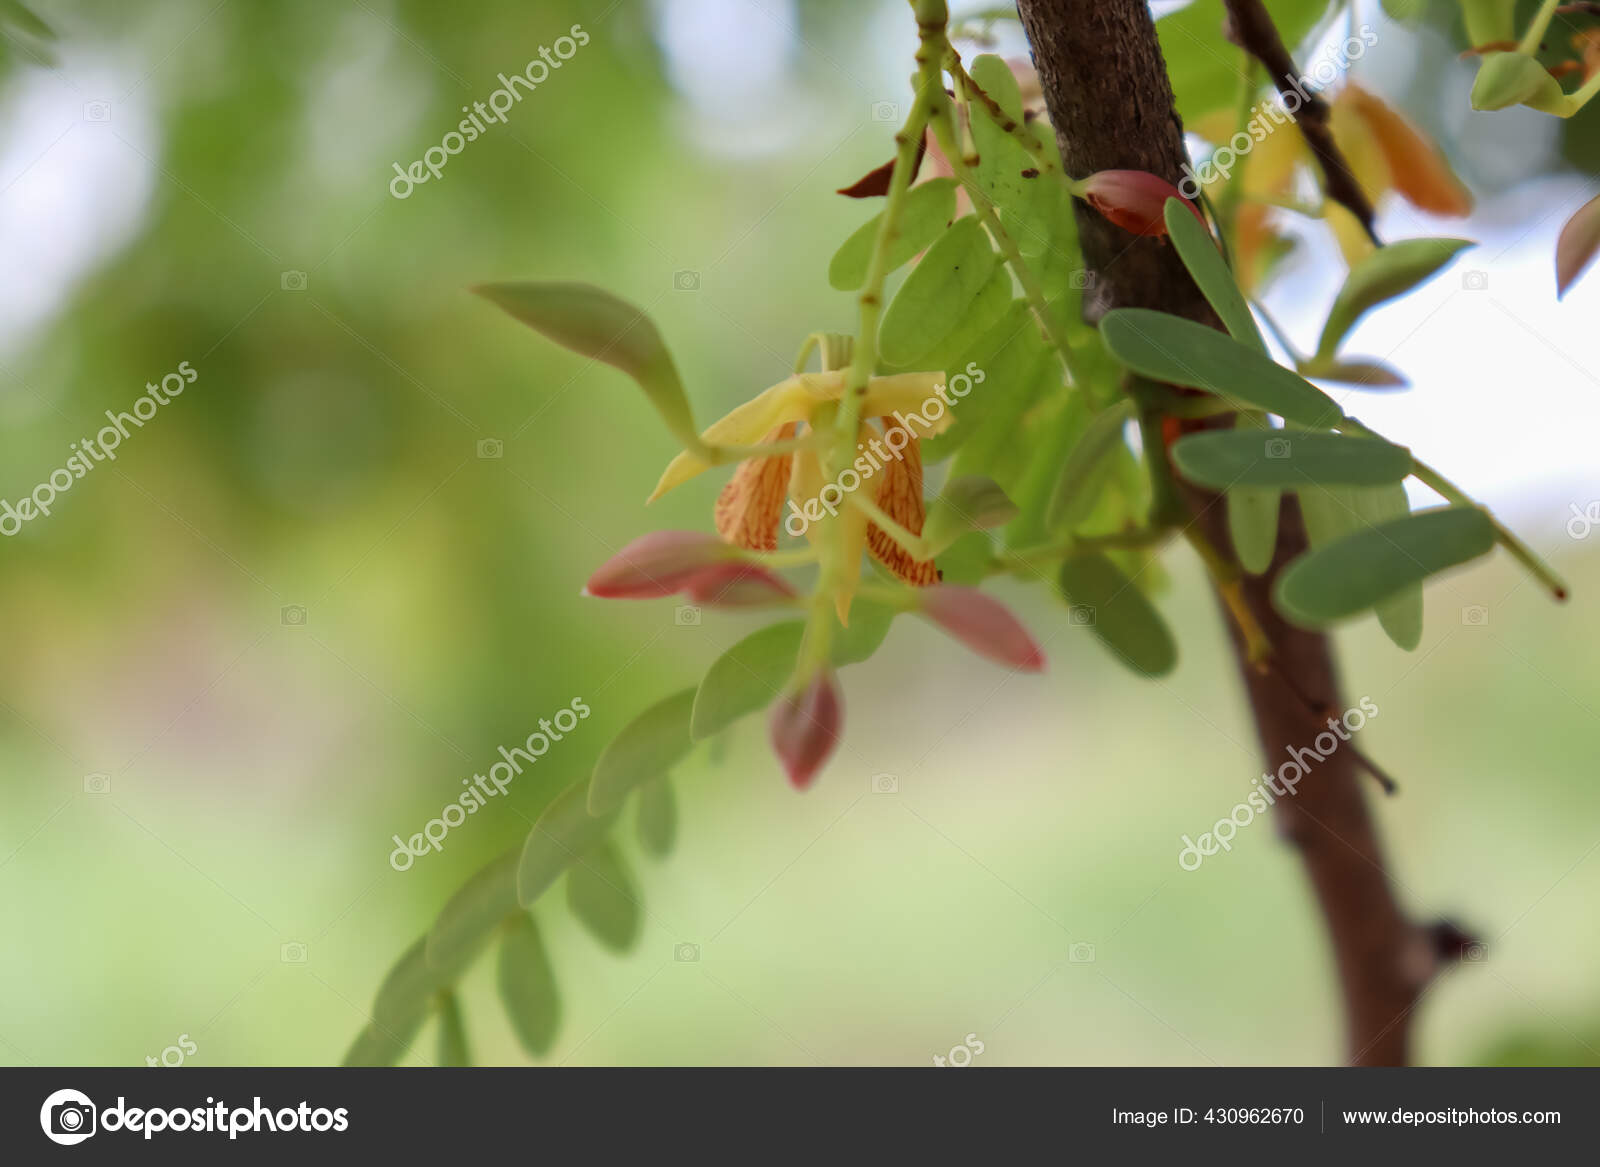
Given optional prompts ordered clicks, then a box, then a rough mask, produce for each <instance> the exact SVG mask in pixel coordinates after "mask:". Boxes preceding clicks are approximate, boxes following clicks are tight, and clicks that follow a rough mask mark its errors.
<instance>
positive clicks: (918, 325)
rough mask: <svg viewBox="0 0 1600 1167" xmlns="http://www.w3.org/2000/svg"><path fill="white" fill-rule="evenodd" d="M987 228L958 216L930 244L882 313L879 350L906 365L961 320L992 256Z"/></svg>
mask: <svg viewBox="0 0 1600 1167" xmlns="http://www.w3.org/2000/svg"><path fill="white" fill-rule="evenodd" d="M996 258H997V257H996V256H995V253H994V248H993V247H992V246H990V243H989V236H988V233H987V232H985V231H984V229H983V227H982V226H980V225H979V223H978V221H977V220H976V219H974V218H973V217H972V216H970V215H969V216H967V217H966V218H964V219H957V220H956V221H955V223H954V224H953V225H952V226H951V227H950V228H949V230H947V231H946V232H945V233H944V234H943V235H941V236H939V238H938V239H937V240H936V241H935V242H934V244H933V246H931V247H929V248H928V252H927V254H926V255H924V256H923V257H922V261H921V262H920V263H918V264H917V266H916V267H914V268H913V269H912V270H911V274H910V275H909V276H907V277H906V281H905V283H903V284H901V285H900V292H899V294H898V295H896V296H895V298H894V299H893V300H892V301H891V302H890V304H889V307H888V309H887V310H886V311H885V312H884V314H883V324H882V326H881V327H880V328H879V330H878V351H879V353H880V354H881V355H882V357H883V359H884V360H885V361H886V362H888V363H889V364H891V365H900V366H909V365H912V364H915V363H916V361H917V358H919V357H921V356H922V355H924V354H925V353H927V352H928V351H929V350H930V349H932V348H933V347H934V345H936V344H938V343H939V341H941V340H942V339H944V337H946V336H948V335H949V334H950V333H951V331H953V330H954V329H955V328H957V327H958V326H959V325H960V323H961V318H962V317H963V316H964V315H965V314H966V312H967V309H968V308H969V307H970V306H971V304H972V301H973V300H974V299H975V298H976V297H977V295H978V293H979V292H980V291H981V290H982V289H983V286H984V284H986V283H987V282H988V281H989V276H990V275H991V274H992V273H993V272H994V266H995V261H996Z"/></svg>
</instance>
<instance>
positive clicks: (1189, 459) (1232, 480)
mask: <svg viewBox="0 0 1600 1167" xmlns="http://www.w3.org/2000/svg"><path fill="white" fill-rule="evenodd" d="M1172 459H1173V461H1174V463H1175V464H1176V465H1177V467H1178V470H1179V472H1180V473H1182V475H1183V476H1184V477H1185V478H1187V479H1188V480H1189V481H1190V482H1193V483H1196V484H1198V485H1200V486H1207V487H1210V488H1211V489H1213V490H1227V489H1229V488H1231V487H1234V486H1270V487H1277V488H1279V489H1282V488H1286V487H1299V486H1303V485H1305V484H1306V483H1308V482H1309V483H1316V484H1319V485H1323V486H1386V485H1389V484H1392V483H1396V482H1401V481H1403V480H1404V479H1405V477H1406V476H1407V475H1408V474H1410V473H1411V451H1410V450H1407V449H1406V448H1405V447H1404V446H1396V445H1394V444H1392V443H1390V442H1386V441H1383V440H1382V439H1380V438H1352V437H1345V436H1344V435H1342V434H1331V433H1322V432H1318V431H1314V430H1307V431H1300V430H1295V431H1292V432H1291V431H1270V432H1265V433H1264V432H1262V431H1260V430H1239V429H1233V430H1208V431H1206V432H1204V433H1197V434H1186V435H1185V436H1183V437H1181V438H1179V439H1178V440H1177V441H1176V442H1174V443H1173V445H1172Z"/></svg>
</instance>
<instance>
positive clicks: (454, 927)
mask: <svg viewBox="0 0 1600 1167" xmlns="http://www.w3.org/2000/svg"><path fill="white" fill-rule="evenodd" d="M521 857H522V848H520V847H514V848H512V849H511V850H510V851H507V852H506V853H505V854H504V855H501V856H499V857H498V858H496V859H494V860H492V861H490V862H489V863H487V864H485V865H484V866H483V867H481V868H479V869H478V871H477V872H476V873H475V874H474V875H473V876H472V878H471V879H469V880H467V882H466V883H464V884H463V885H462V886H461V887H460V889H459V890H457V892H456V893H455V895H453V896H451V897H450V899H449V900H448V901H446V903H445V905H444V907H443V908H441V909H440V911H439V915H438V917H437V918H436V919H435V920H434V922H433V927H432V928H431V929H429V930H428V937H427V946H426V949H425V952H426V954H427V960H428V965H429V966H430V967H431V968H434V969H437V970H438V971H439V972H440V973H441V974H442V975H443V976H445V977H447V978H449V979H452V980H453V979H454V978H455V977H457V976H459V975H460V973H461V971H462V970H463V969H465V968H466V967H467V965H468V964H470V963H471V962H472V960H473V958H474V957H476V956H477V955H478V952H479V951H480V950H481V949H482V947H483V945H484V944H485V943H487V941H488V939H489V937H490V936H492V935H493V934H494V930H495V929H496V928H498V927H499V926H500V924H501V923H502V922H503V921H504V920H505V919H506V917H507V916H510V915H512V914H513V913H515V912H517V911H518V907H517V864H518V863H519V862H520V861H521Z"/></svg>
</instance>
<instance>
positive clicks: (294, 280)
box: [278, 271, 306, 292]
mask: <svg viewBox="0 0 1600 1167" xmlns="http://www.w3.org/2000/svg"><path fill="white" fill-rule="evenodd" d="M278 286H279V287H281V288H282V289H283V290H284V291H286V292H303V291H305V290H306V273H305V272H303V271H286V272H284V273H283V274H282V275H281V276H279V277H278Z"/></svg>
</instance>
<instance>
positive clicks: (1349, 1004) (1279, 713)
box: [1018, 0, 1462, 1065]
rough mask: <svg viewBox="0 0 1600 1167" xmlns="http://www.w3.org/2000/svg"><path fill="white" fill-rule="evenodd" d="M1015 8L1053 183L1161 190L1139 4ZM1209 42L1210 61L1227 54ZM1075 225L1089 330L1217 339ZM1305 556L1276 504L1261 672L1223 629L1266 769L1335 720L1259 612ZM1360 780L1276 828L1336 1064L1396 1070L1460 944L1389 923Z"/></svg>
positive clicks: (1210, 520) (1283, 629) (1162, 108)
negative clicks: (1109, 319)
mask: <svg viewBox="0 0 1600 1167" xmlns="http://www.w3.org/2000/svg"><path fill="white" fill-rule="evenodd" d="M1018 8H1019V10H1020V12H1021V15H1022V20H1023V25H1024V27H1025V28H1026V30H1027V34H1028V39H1029V41H1030V42H1031V44H1032V46H1033V55H1034V61H1035V63H1036V65H1037V66H1038V69H1039V76H1040V80H1041V81H1042V83H1043V86H1044V94H1045V99H1046V102H1047V105H1048V107H1049V112H1050V118H1051V122H1052V123H1053V125H1054V126H1055V130H1056V136H1057V140H1058V142H1059V143H1060V146H1061V155H1062V159H1063V161H1064V163H1065V165H1066V170H1067V173H1068V174H1069V175H1070V176H1072V177H1074V178H1081V177H1084V176H1085V175H1088V174H1091V173H1093V172H1095V171H1097V170H1110V169H1133V170H1147V171H1150V172H1152V173H1154V174H1159V175H1161V176H1163V177H1164V178H1167V179H1169V180H1170V181H1172V182H1173V183H1174V184H1176V183H1177V182H1178V180H1179V179H1180V178H1181V177H1182V170H1181V167H1182V166H1183V164H1184V163H1185V162H1186V161H1187V155H1186V153H1185V151H1184V145H1183V124H1182V122H1181V120H1180V119H1179V117H1178V113H1177V110H1176V107H1175V105H1174V103H1173V97H1172V88H1171V85H1170V84H1169V82H1168V80H1167V70H1166V64H1165V62H1164V60H1163V59H1162V56H1161V49H1160V45H1159V44H1158V42H1157V40H1156V34H1155V27H1154V25H1153V23H1152V21H1151V17H1150V10H1149V6H1148V4H1147V3H1146V0H1019V3H1018ZM1217 32H1218V35H1217V43H1216V45H1215V51H1216V52H1218V53H1220V54H1229V55H1231V54H1232V53H1234V51H1235V50H1234V49H1233V47H1232V46H1231V45H1229V44H1227V42H1226V41H1225V40H1224V39H1223V37H1222V30H1221V29H1220V28H1219V29H1218V30H1217ZM1078 224H1079V228H1080V231H1081V236H1082V241H1083V251H1084V259H1085V262H1086V265H1087V267H1088V269H1089V270H1090V271H1091V272H1092V273H1093V274H1094V288H1093V291H1094V294H1093V296H1092V297H1091V298H1090V299H1089V301H1088V302H1087V307H1086V314H1087V315H1089V316H1090V318H1091V319H1098V317H1099V316H1100V315H1101V314H1103V313H1104V312H1105V311H1107V310H1109V309H1111V308H1122V307H1144V308H1154V309H1157V310H1159V311H1163V312H1170V313H1173V314H1176V315H1179V316H1186V317H1189V318H1190V319H1193V320H1198V321H1202V322H1204V323H1206V324H1210V325H1211V326H1213V327H1220V325H1219V323H1218V321H1217V319H1216V317H1215V315H1214V314H1213V313H1212V311H1211V309H1210V307H1209V305H1208V304H1207V303H1206V301H1205V300H1204V298H1203V297H1202V296H1201V295H1200V293H1199V291H1198V289H1196V287H1195V285H1194V283H1193V281H1192V280H1191V279H1190V278H1189V276H1188V273H1187V272H1186V271H1185V270H1184V267H1183V264H1182V262H1181V261H1180V260H1179V259H1178V256H1177V253H1176V252H1175V251H1174V250H1173V249H1172V248H1171V247H1170V246H1169V245H1168V244H1167V242H1166V241H1165V240H1164V239H1141V238H1135V237H1134V236H1131V235H1129V234H1128V233H1127V232H1125V231H1123V230H1122V229H1121V228H1119V227H1116V226H1113V225H1112V224H1111V223H1110V222H1108V221H1107V220H1105V219H1104V218H1102V217H1101V216H1100V215H1098V214H1097V213H1095V212H1094V211H1092V210H1090V209H1088V208H1087V207H1086V206H1085V205H1084V204H1082V203H1079V204H1078ZM1157 456H1160V455H1159V453H1158V454H1157ZM1189 501H1190V503H1191V505H1192V507H1193V508H1194V510H1195V513H1196V516H1197V520H1196V521H1197V522H1199V523H1200V524H1201V527H1202V529H1203V530H1204V531H1205V532H1206V533H1207V534H1208V535H1209V536H1210V538H1211V540H1212V542H1213V544H1214V545H1216V546H1218V547H1223V548H1226V547H1228V546H1230V540H1229V538H1228V534H1227V529H1226V522H1225V520H1224V510H1223V507H1222V504H1221V500H1220V499H1218V498H1217V497H1215V496H1212V495H1205V494H1201V493H1198V492H1196V493H1195V494H1193V495H1191V496H1190V499H1189ZM1305 547H1306V534H1305V527H1304V524H1303V522H1302V520H1301V517H1300V512H1299V508H1298V505H1297V504H1296V502H1295V500H1294V499H1293V497H1292V496H1286V497H1285V500H1284V507H1283V512H1282V515H1281V518H1280V526H1279V532H1278V553H1277V558H1276V561H1275V562H1274V563H1273V565H1272V568H1271V569H1270V570H1269V571H1268V573H1267V574H1266V575H1264V576H1260V577H1256V578H1252V579H1250V580H1249V581H1248V585H1247V598H1248V601H1249V603H1250V606H1251V608H1252V609H1253V610H1254V612H1255V614H1256V617H1257V619H1258V620H1259V621H1260V622H1261V625H1262V627H1263V628H1264V629H1265V630H1266V632H1267V634H1268V635H1269V636H1270V638H1271V640H1272V643H1273V645H1274V647H1275V653H1274V661H1275V669H1276V671H1275V672H1274V673H1273V674H1270V675H1263V674H1261V673H1258V672H1257V671H1256V670H1255V669H1253V668H1251V667H1250V666H1249V665H1247V664H1246V663H1245V656H1244V651H1243V646H1242V643H1241V642H1240V641H1239V639H1238V637H1237V630H1235V643H1234V647H1235V652H1236V656H1237V658H1238V661H1239V666H1240V671H1241V674H1242V676H1243V678H1244V685H1245V690H1246V693H1247V695H1248V697H1249V701H1250V706H1251V710H1252V711H1253V713H1254V716H1255V723H1256V731H1257V735H1258V737H1259V738H1260V741H1261V747H1262V750H1263V752H1264V753H1265V755H1266V758H1267V759H1268V760H1269V765H1270V768H1272V769H1276V768H1277V767H1278V766H1279V765H1280V764H1281V763H1282V762H1283V761H1284V760H1285V759H1286V757H1287V754H1286V751H1287V750H1289V749H1291V748H1295V749H1305V748H1307V747H1311V746H1312V744H1313V742H1314V741H1315V739H1316V737H1317V735H1318V733H1321V732H1325V731H1326V730H1327V725H1326V724H1325V723H1326V721H1327V719H1328V718H1329V717H1337V716H1339V715H1340V714H1341V713H1343V712H1344V710H1345V709H1346V708H1347V706H1346V705H1345V704H1344V703H1343V701H1342V700H1341V699H1340V696H1339V691H1338V683H1337V679H1336V676H1335V672H1334V666H1333V659H1332V653H1331V650H1330V645H1329V642H1328V639H1327V637H1325V636H1322V635H1319V634H1316V633H1311V632H1305V631H1303V630H1300V629H1297V628H1293V627H1290V626H1289V625H1288V624H1286V623H1284V621H1283V620H1282V619H1280V618H1279V617H1278V615H1277V613H1276V612H1275V611H1274V609H1273V607H1272V605H1271V604H1270V603H1269V601H1268V596H1269V594H1270V592H1271V589H1272V582H1273V579H1274V578H1275V576H1276V574H1277V572H1278V571H1279V570H1280V569H1281V567H1282V566H1283V564H1284V563H1285V562H1287V561H1288V560H1289V559H1292V558H1293V557H1294V556H1296V555H1298V554H1299V553H1300V552H1301V551H1303V550H1304V549H1305ZM1229 625H1230V628H1231V627H1232V622H1231V621H1230V622H1229ZM1312 707H1315V708H1317V709H1319V710H1321V712H1319V713H1314V712H1313V711H1312ZM1361 779H1362V774H1361V771H1360V768H1359V762H1358V761H1357V759H1356V757H1355V756H1354V754H1353V753H1352V751H1351V750H1349V749H1346V750H1344V751H1342V752H1341V751H1337V750H1336V751H1335V752H1333V753H1332V754H1331V755H1330V756H1328V758H1327V760H1326V761H1324V762H1319V763H1316V764H1315V766H1314V768H1313V769H1312V770H1311V771H1310V773H1309V774H1308V775H1307V776H1306V778H1305V779H1304V781H1302V782H1301V784H1300V786H1299V789H1298V792H1297V794H1296V795H1295V796H1294V797H1292V798H1282V799H1280V800H1279V801H1278V803H1277V822H1278V826H1279V830H1280V832H1281V833H1282V834H1283V835H1284V836H1285V837H1286V838H1287V839H1288V840H1289V842H1290V843H1291V844H1292V845H1293V846H1294V847H1295V848H1296V849H1297V850H1298V852H1299V854H1300V857H1301V860H1302V862H1303V864H1304V867H1305V871H1306V874H1307V876H1308V877H1309V880H1310V883H1311V888H1312V891H1313V892H1314V893H1315V895H1316V898H1317V902H1318V904H1319V905H1320V907H1321V910H1322V915H1323V919H1324V921H1325V922H1326V925H1327V929H1328V935H1329V939H1330V942H1331V945H1332V948H1333V954H1334V959H1335V962H1336V963H1337V966H1338V971H1339V981H1340V985H1341V987H1342V990H1343V998H1344V1011H1345V1017H1346V1034H1347V1038H1346V1041H1347V1052H1348V1058H1349V1061H1350V1062H1351V1063H1353V1064H1356V1065H1401V1064H1404V1063H1406V1062H1407V1061H1408V1059H1409V1057H1410V1041H1409V1037H1410V1030H1411V1024H1410V1022H1411V1013H1412V1010H1413V1008H1414V1007H1415V1005H1416V1004H1417V1001H1418V999H1419V997H1420V995H1421V992H1422V989H1423V987H1424V986H1425V985H1426V984H1427V982H1428V980H1429V979H1430V978H1431V977H1432V976H1433V974H1434V973H1435V971H1436V969H1437V967H1438V965H1439V963H1440V957H1441V955H1444V954H1447V953H1449V952H1450V951H1451V950H1452V949H1457V948H1459V946H1460V943H1461V942H1462V938H1461V937H1460V934H1459V933H1457V932H1455V931H1454V930H1453V929H1451V928H1450V926H1448V925H1439V926H1436V927H1434V928H1432V929H1426V928H1422V927H1419V926H1418V925H1416V924H1414V923H1412V922H1411V921H1410V920H1409V919H1408V918H1407V917H1406V916H1405V914H1404V913H1403V912H1402V911H1401V909H1400V907H1399V905H1398V904H1397V903H1396V901H1395V897H1394V892H1393V889H1392V888H1391V886H1390V883H1389V879H1388V876H1387V874H1386V872H1385V865H1384V856H1383V850H1382V848H1381V846H1380V845H1379V841H1378V837H1377V832H1376V830H1375V829H1374V825H1373V821H1372V817H1371V815H1370V813H1369V811H1368V807H1367V803H1366V799H1365V797H1364V792H1363V790H1362V788H1361Z"/></svg>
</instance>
